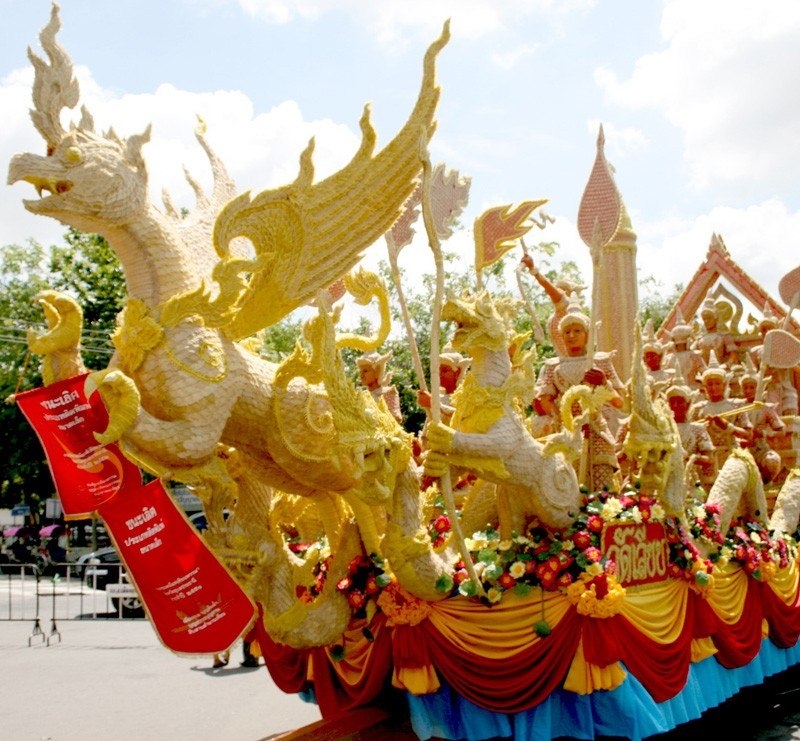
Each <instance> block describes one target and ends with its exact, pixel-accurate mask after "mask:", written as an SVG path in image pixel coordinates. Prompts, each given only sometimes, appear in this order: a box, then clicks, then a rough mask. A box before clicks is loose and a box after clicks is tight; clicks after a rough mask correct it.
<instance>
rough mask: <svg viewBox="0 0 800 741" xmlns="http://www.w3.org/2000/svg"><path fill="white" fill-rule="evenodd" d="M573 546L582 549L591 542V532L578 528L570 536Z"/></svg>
mask: <svg viewBox="0 0 800 741" xmlns="http://www.w3.org/2000/svg"><path fill="white" fill-rule="evenodd" d="M572 540H573V542H574V543H575V547H576V548H578V549H580V550H582V551H584V550H586V549H587V548H588V547H589V546H590V545H591V544H592V534H591V533H590V532H589V531H588V530H579V531H578V532H577V533H575V535H573V536H572Z"/></svg>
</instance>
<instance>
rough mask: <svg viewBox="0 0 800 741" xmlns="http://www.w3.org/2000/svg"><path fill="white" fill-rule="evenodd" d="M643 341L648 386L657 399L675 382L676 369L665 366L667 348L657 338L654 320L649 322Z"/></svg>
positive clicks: (643, 358) (643, 356) (643, 334)
mask: <svg viewBox="0 0 800 741" xmlns="http://www.w3.org/2000/svg"><path fill="white" fill-rule="evenodd" d="M642 339H643V344H642V360H643V361H644V364H645V368H646V377H647V384H648V386H650V389H651V391H652V394H653V396H654V397H655V396H656V395H657V394H658V393H659V392H661V391H663V390H664V389H666V388H667V386H669V385H670V384H671V383H672V382H673V380H674V378H675V369H674V368H669V367H665V366H664V364H663V360H664V352H665V349H666V348H665V347H664V345H663V344H662V343H661V342H659V341H658V340H657V339H656V337H655V333H654V331H653V320H652V319H648V320H647V324H646V325H645V328H644V332H643V333H642Z"/></svg>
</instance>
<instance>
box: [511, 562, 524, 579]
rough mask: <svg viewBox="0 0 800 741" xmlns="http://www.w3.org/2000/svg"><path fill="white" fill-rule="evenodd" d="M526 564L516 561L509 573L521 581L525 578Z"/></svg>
mask: <svg viewBox="0 0 800 741" xmlns="http://www.w3.org/2000/svg"><path fill="white" fill-rule="evenodd" d="M526 570H527V569H526V567H525V564H524V563H523V562H522V561H514V563H512V564H511V566H509V567H508V573H509V574H511V576H513V577H514V578H515V579H521V578H522V577H523V576H525V571H526Z"/></svg>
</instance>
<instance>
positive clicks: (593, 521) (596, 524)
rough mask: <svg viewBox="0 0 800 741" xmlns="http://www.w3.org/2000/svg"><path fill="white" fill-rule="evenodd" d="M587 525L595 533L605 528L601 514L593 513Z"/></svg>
mask: <svg viewBox="0 0 800 741" xmlns="http://www.w3.org/2000/svg"><path fill="white" fill-rule="evenodd" d="M586 527H588V528H589V530H591V531H592V532H593V533H599V532H601V531H602V530H603V518H602V517H600V515H591V516H590V517H589V519H588V520H587V522H586Z"/></svg>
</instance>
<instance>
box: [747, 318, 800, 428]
mask: <svg viewBox="0 0 800 741" xmlns="http://www.w3.org/2000/svg"><path fill="white" fill-rule="evenodd" d="M778 324H779V321H778V317H776V316H775V315H774V314H773V313H772V310H771V308H770V306H769V305H768V304H767V305H766V306H765V307H764V314H763V316H762V317H761V319H760V320H759V322H758V331H759V332H760V333H761V338H762V343H763V339H764V337H766V335H767V332H769V331H770V330H771V329H777V328H778ZM763 352H764V345H763V344H759V345H756V347H754V348H753V349H752V350H751V351H750V358H751V360H752V361H753V365H754V366H755V367H756V369H758V370H761V360H762V356H763ZM764 378H765V391H764V401H766V402H768V403H769V404H772V405H773V406H774V409H775V412H776V413H777V414H778V415H780V416H784V415H797V414H798V396H800V368H798V367H797V366H795V367H793V368H773V367H770V366H766V367H765V368H764Z"/></svg>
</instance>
